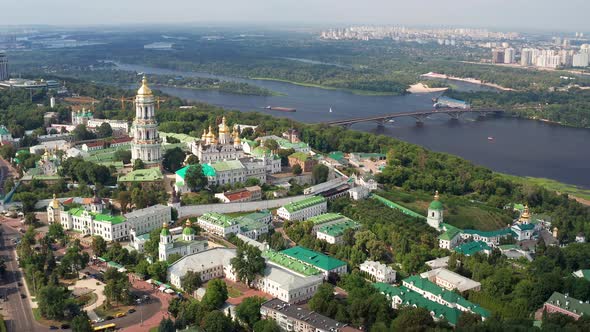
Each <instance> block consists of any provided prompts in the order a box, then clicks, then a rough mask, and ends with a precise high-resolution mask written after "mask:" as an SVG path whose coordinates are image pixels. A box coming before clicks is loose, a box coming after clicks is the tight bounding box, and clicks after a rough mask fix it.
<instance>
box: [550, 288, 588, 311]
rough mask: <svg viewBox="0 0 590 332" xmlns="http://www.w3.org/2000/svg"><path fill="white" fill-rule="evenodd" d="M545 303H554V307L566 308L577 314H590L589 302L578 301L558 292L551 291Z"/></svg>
mask: <svg viewBox="0 0 590 332" xmlns="http://www.w3.org/2000/svg"><path fill="white" fill-rule="evenodd" d="M545 303H547V304H551V305H554V306H556V307H559V308H561V309H563V310H567V311H569V312H572V313H574V314H577V315H584V316H588V315H590V304H589V303H586V302H583V301H580V300H578V299H575V298H573V297H570V296H567V295H564V294H561V293H558V292H553V294H552V295H551V297H550V298H549V299H548V300H547V301H546V302H545Z"/></svg>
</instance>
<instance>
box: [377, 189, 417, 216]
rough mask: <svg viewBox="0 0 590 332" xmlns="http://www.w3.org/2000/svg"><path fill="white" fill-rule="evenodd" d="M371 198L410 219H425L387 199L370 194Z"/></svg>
mask: <svg viewBox="0 0 590 332" xmlns="http://www.w3.org/2000/svg"><path fill="white" fill-rule="evenodd" d="M371 197H372V198H374V199H376V200H378V201H379V202H381V203H383V204H385V205H386V206H387V207H389V208H392V209H396V210H399V211H401V212H402V213H403V214H406V215H408V216H410V217H414V218H420V219H426V217H425V216H423V215H421V214H419V213H416V212H414V211H412V210H410V209H408V208H405V207H403V206H401V205H399V204H397V203H394V202H392V201H390V200H388V199H387V198H384V197H381V196H379V195H377V194H371Z"/></svg>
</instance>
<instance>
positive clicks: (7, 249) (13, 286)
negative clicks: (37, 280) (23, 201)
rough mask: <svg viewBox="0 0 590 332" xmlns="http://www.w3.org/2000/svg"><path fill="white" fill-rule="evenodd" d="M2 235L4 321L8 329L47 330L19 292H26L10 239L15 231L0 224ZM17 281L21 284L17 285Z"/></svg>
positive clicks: (23, 331)
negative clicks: (4, 262) (4, 264)
mask: <svg viewBox="0 0 590 332" xmlns="http://www.w3.org/2000/svg"><path fill="white" fill-rule="evenodd" d="M0 227H1V228H2V236H1V237H0V245H1V249H0V255H1V256H2V257H3V258H4V259H5V260H6V273H5V274H4V276H3V278H2V281H1V282H0V295H2V297H3V298H5V299H6V298H7V299H6V300H4V303H2V307H3V308H2V313H3V315H4V320H5V322H6V327H7V329H8V331H18V332H25V331H49V329H48V328H46V327H43V326H41V325H40V324H38V323H37V322H36V321H35V318H34V317H33V312H32V311H31V305H30V302H29V299H28V298H25V299H23V298H21V296H20V294H21V292H22V293H26V291H25V290H24V287H25V286H24V280H23V279H22V274H21V272H20V270H19V269H18V265H17V263H16V260H15V252H14V249H15V245H14V244H13V243H12V240H13V239H15V238H19V237H20V235H19V234H18V232H17V231H15V230H14V229H12V228H10V227H5V226H4V225H1V226H0ZM17 282H21V283H22V284H23V286H21V287H19V286H18V284H17Z"/></svg>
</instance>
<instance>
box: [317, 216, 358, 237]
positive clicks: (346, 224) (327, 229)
mask: <svg viewBox="0 0 590 332" xmlns="http://www.w3.org/2000/svg"><path fill="white" fill-rule="evenodd" d="M360 226H361V225H359V224H358V223H356V222H354V221H352V220H346V221H340V222H337V223H335V224H332V225H326V226H323V227H322V228H320V229H319V231H318V232H321V233H324V234H328V235H330V236H333V237H338V236H341V235H342V234H344V231H346V230H347V229H349V228H352V229H357V228H359V227H360Z"/></svg>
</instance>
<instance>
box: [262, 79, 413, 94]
mask: <svg viewBox="0 0 590 332" xmlns="http://www.w3.org/2000/svg"><path fill="white" fill-rule="evenodd" d="M250 79H251V80H256V81H272V82H281V83H289V84H293V85H298V86H304V87H308V88H317V89H324V90H335V91H346V92H350V93H353V94H355V95H359V96H399V94H397V93H395V92H378V91H368V90H358V89H347V88H336V87H333V86H327V85H320V84H313V83H301V82H294V81H289V80H283V79H280V78H272V77H250ZM408 92H409V91H408Z"/></svg>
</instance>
